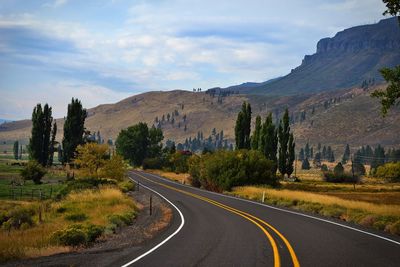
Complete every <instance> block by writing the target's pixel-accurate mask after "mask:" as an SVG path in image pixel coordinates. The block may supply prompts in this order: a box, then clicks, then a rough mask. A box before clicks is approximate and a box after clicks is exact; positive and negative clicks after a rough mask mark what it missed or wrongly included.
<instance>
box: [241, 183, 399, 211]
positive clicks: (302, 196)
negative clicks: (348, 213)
mask: <svg viewBox="0 0 400 267" xmlns="http://www.w3.org/2000/svg"><path fill="white" fill-rule="evenodd" d="M263 192H265V197H266V198H274V199H283V200H289V201H304V202H309V203H318V204H323V205H337V206H341V207H344V208H347V209H355V210H363V211H366V212H369V213H373V214H379V215H389V216H400V205H387V204H385V205H384V204H382V205H378V204H373V203H369V202H364V201H355V200H346V199H342V198H339V197H334V196H327V195H321V194H316V193H310V192H306V191H292V190H286V189H284V190H277V189H270V188H260V187H254V186H243V187H236V188H235V189H234V190H233V193H235V194H238V195H240V196H247V197H252V198H256V199H261V198H262V194H263Z"/></svg>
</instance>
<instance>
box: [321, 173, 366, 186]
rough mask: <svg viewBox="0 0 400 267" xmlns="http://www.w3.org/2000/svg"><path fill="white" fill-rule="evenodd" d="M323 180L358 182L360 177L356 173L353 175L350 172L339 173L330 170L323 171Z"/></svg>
mask: <svg viewBox="0 0 400 267" xmlns="http://www.w3.org/2000/svg"><path fill="white" fill-rule="evenodd" d="M324 181H326V182H330V183H358V182H359V181H360V177H359V176H357V175H354V177H353V175H352V174H348V173H345V172H343V173H342V174H340V173H335V172H332V171H326V172H324Z"/></svg>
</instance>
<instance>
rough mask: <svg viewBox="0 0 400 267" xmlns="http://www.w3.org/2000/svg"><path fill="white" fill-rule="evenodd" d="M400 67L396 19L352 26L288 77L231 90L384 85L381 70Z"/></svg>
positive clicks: (399, 30)
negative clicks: (363, 84)
mask: <svg viewBox="0 0 400 267" xmlns="http://www.w3.org/2000/svg"><path fill="white" fill-rule="evenodd" d="M398 64H400V27H399V26H398V21H397V18H395V17H393V18H390V19H384V20H381V21H380V22H379V23H377V24H371V25H363V26H357V27H352V28H349V29H346V30H344V31H341V32H338V33H337V34H336V35H335V36H334V37H332V38H324V39H321V40H320V41H319V42H318V44H317V50H316V53H315V54H313V55H306V56H305V57H304V59H303V61H302V63H301V65H300V66H298V67H297V68H295V69H293V70H292V71H291V72H290V73H289V74H288V75H286V76H284V77H281V78H278V79H275V80H272V81H271V82H264V83H259V84H258V85H257V84H254V83H253V84H251V86H249V85H248V84H247V83H245V84H243V85H238V86H235V87H230V88H227V89H232V88H234V89H235V90H240V91H241V93H247V94H265V95H292V94H303V93H313V92H321V91H327V90H335V89H340V88H350V87H354V86H360V85H361V84H362V83H363V82H364V81H370V80H371V81H374V82H376V83H380V82H382V77H381V75H380V73H379V69H381V68H382V67H392V66H395V65H398Z"/></svg>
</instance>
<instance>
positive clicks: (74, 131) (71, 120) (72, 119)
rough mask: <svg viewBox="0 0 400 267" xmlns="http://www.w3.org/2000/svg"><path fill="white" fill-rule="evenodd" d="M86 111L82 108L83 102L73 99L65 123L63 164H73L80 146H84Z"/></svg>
mask: <svg viewBox="0 0 400 267" xmlns="http://www.w3.org/2000/svg"><path fill="white" fill-rule="evenodd" d="M86 117H87V112H86V109H84V108H83V107H82V103H81V101H79V100H78V99H74V98H72V101H71V103H70V104H68V113H67V118H66V119H65V123H64V137H63V140H62V147H63V163H68V162H71V160H72V159H73V158H74V153H75V150H76V147H77V146H78V145H81V144H83V134H84V132H85V128H84V125H85V119H86Z"/></svg>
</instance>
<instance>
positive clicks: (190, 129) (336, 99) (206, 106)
mask: <svg viewBox="0 0 400 267" xmlns="http://www.w3.org/2000/svg"><path fill="white" fill-rule="evenodd" d="M377 88H380V87H379V86H378V87H377V86H373V87H369V88H352V89H340V90H332V91H327V92H321V93H314V94H308V95H305V94H303V95H292V96H283V97H271V96H263V95H239V94H232V95H227V96H224V97H217V96H214V97H213V96H212V95H210V94H207V93H205V92H196V93H195V92H188V91H179V90H176V91H170V92H149V93H144V94H140V95H135V96H132V97H129V98H127V99H124V100H122V101H120V102H118V103H115V104H106V105H100V106H98V107H95V108H92V109H89V110H88V114H89V116H88V118H87V120H86V123H85V127H86V128H87V129H88V130H90V131H92V132H97V131H100V133H101V135H102V137H103V139H105V140H107V139H108V138H112V139H113V140H115V138H116V137H117V135H118V133H119V131H120V130H121V129H123V128H127V127H128V126H131V125H133V124H135V123H138V122H140V121H144V122H147V123H148V125H152V124H153V123H155V119H156V117H158V119H159V120H161V118H162V116H163V115H164V117H165V122H164V123H163V124H162V129H163V132H164V136H165V139H164V141H166V140H167V139H171V140H175V141H177V142H184V141H185V139H186V138H189V137H191V138H192V139H193V138H195V137H196V136H197V132H198V131H202V132H203V133H204V137H208V135H210V134H211V131H212V129H213V128H216V130H217V131H218V132H219V131H221V130H223V131H224V136H225V137H226V138H228V140H229V141H230V142H234V125H235V120H236V117H237V113H238V111H239V110H240V108H241V105H242V103H243V101H248V102H250V103H251V106H252V111H253V118H255V116H256V115H261V116H262V117H263V118H264V117H265V116H266V114H267V113H268V112H272V114H273V116H274V118H275V119H276V118H279V117H280V116H282V114H283V111H284V109H285V107H287V106H288V107H290V117H291V123H292V124H291V128H292V129H293V130H294V133H295V137H296V143H297V147H298V148H299V147H301V146H303V145H304V144H305V143H306V142H307V141H308V142H310V143H311V144H313V145H314V146H316V145H317V143H321V144H322V145H331V146H332V147H333V148H334V150H335V151H339V152H338V153H342V150H343V149H344V147H345V145H346V143H348V144H350V146H351V147H352V148H357V147H359V146H361V145H366V144H369V145H377V144H382V145H384V146H390V147H399V145H400V135H398V133H399V132H400V124H399V123H398V122H399V121H400V110H399V109H393V110H391V111H390V114H389V115H388V116H387V117H385V118H384V119H383V118H382V117H381V116H380V113H379V111H380V105H379V102H378V100H377V99H374V98H371V97H370V93H371V92H372V91H373V90H375V89H377ZM182 107H183V108H182ZM175 111H177V112H178V115H175V116H174V124H172V123H171V122H167V114H168V113H169V114H172V113H175ZM350 114H351V116H350ZM185 115H186V121H184V116H185ZM253 121H254V120H253ZM179 123H180V127H178V125H179ZM57 125H58V126H59V131H58V133H57V139H58V140H60V139H61V138H62V131H63V119H57ZM184 125H186V126H187V129H186V131H185V130H184ZM30 129H31V122H30V121H29V120H23V121H16V122H9V123H6V124H3V125H0V142H4V141H6V143H8V144H12V142H13V140H16V139H18V140H20V141H23V142H25V143H26V142H27V140H28V138H29V135H30ZM337 155H339V154H337Z"/></svg>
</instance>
